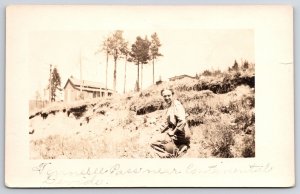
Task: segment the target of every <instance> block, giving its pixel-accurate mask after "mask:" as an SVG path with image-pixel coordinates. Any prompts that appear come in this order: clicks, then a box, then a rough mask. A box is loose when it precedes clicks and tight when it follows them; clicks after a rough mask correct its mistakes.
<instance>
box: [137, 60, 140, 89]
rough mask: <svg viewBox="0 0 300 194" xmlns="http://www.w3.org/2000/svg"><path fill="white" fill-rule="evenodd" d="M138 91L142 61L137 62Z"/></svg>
mask: <svg viewBox="0 0 300 194" xmlns="http://www.w3.org/2000/svg"><path fill="white" fill-rule="evenodd" d="M137 66H138V68H137V91H138V92H139V91H140V63H139V62H138V63H137Z"/></svg>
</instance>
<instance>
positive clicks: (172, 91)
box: [160, 88, 174, 96]
mask: <svg viewBox="0 0 300 194" xmlns="http://www.w3.org/2000/svg"><path fill="white" fill-rule="evenodd" d="M165 90H170V91H171V93H172V95H174V90H173V89H172V88H164V89H162V90H161V91H160V95H161V96H162V93H163V92H164V91H165Z"/></svg>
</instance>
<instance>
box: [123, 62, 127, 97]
mask: <svg viewBox="0 0 300 194" xmlns="http://www.w3.org/2000/svg"><path fill="white" fill-rule="evenodd" d="M126 65H127V56H126V57H125V73H124V91H123V92H124V94H125V92H126Z"/></svg>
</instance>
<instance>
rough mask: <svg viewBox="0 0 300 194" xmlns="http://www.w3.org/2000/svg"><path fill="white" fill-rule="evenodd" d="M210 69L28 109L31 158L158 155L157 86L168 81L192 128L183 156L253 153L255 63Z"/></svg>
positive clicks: (159, 109)
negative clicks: (155, 149)
mask: <svg viewBox="0 0 300 194" xmlns="http://www.w3.org/2000/svg"><path fill="white" fill-rule="evenodd" d="M210 72H211V73H212V74H210V75H207V74H205V75H204V72H203V73H199V76H198V77H197V78H188V77H187V78H183V79H180V80H176V81H172V82H168V83H166V82H163V83H161V84H160V85H153V86H151V87H149V88H147V89H146V90H143V91H141V92H138V93H129V94H126V95H122V96H114V97H106V98H99V99H94V100H90V101H82V102H80V103H76V104H74V105H68V106H65V105H61V104H57V105H52V107H48V108H47V109H46V108H45V109H43V110H41V111H40V112H38V113H32V114H31V115H30V117H29V118H30V123H31V125H30V132H31V135H30V137H31V143H30V145H31V146H32V149H31V157H32V158H44V159H49V158H103V157H113V158H114V157H125V158H145V157H146V158H149V157H150V158H151V157H157V156H156V155H153V152H152V150H151V148H150V143H151V141H152V140H153V138H154V137H155V136H156V135H157V134H158V132H157V131H156V130H157V128H158V126H159V125H160V123H162V122H164V120H165V118H164V111H165V110H164V107H165V106H164V102H163V100H162V98H161V96H160V90H161V89H162V88H164V87H166V86H167V85H168V86H171V87H172V88H173V89H174V90H175V94H176V98H177V99H178V100H180V101H181V102H182V104H183V106H184V107H185V109H186V112H187V121H188V124H189V126H190V128H191V131H192V139H191V145H190V146H191V147H190V149H189V150H188V151H187V153H186V154H185V155H184V156H183V157H221V158H230V157H254V156H255V111H254V107H255V98H254V94H255V89H254V83H252V82H249V80H252V79H253V81H254V64H249V63H248V68H246V69H243V68H240V69H239V70H238V71H235V70H234V71H232V70H231V71H226V72H219V71H218V72H216V73H215V71H210ZM218 88H219V89H218ZM220 88H221V89H220ZM43 117H45V119H43ZM54 121H55V122H54ZM60 121H61V122H60ZM32 131H34V133H32Z"/></svg>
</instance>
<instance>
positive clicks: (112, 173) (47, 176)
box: [32, 162, 273, 186]
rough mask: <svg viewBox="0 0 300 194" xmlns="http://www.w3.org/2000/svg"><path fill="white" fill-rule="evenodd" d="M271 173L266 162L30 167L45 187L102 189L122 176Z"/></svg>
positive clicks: (50, 164)
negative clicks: (168, 165) (165, 165)
mask: <svg viewBox="0 0 300 194" xmlns="http://www.w3.org/2000/svg"><path fill="white" fill-rule="evenodd" d="M272 170H273V167H272V165H271V164H270V163H266V164H256V163H252V164H249V165H246V166H243V167H232V166H226V165H224V164H223V163H222V162H221V163H216V164H211V165H208V166H199V164H197V163H189V164H187V165H185V166H180V167H169V168H166V167H152V168H145V167H134V168H130V167H127V166H123V165H121V164H119V163H116V164H112V165H111V166H108V167H101V166H100V167H90V166H87V167H82V168H80V167H78V168H75V169H74V168H71V169H70V168H68V169H63V170H61V169H57V168H55V166H54V165H53V164H52V163H50V162H49V163H40V164H38V165H36V166H34V167H33V168H32V171H33V172H37V173H38V176H40V177H41V180H42V182H43V183H44V184H46V185H63V186H68V185H71V186H72V185H73V186H74V185H76V186H104V185H107V184H108V183H109V182H110V180H112V179H113V178H114V177H119V176H125V175H135V176H140V175H143V176H145V175H162V176H164V175H178V174H186V175H201V174H203V175H204V174H206V175H208V174H210V175H214V174H246V173H251V174H253V173H269V172H271V171H272Z"/></svg>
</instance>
